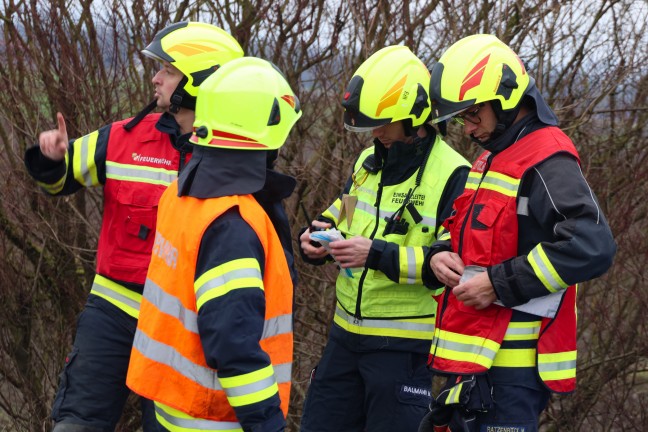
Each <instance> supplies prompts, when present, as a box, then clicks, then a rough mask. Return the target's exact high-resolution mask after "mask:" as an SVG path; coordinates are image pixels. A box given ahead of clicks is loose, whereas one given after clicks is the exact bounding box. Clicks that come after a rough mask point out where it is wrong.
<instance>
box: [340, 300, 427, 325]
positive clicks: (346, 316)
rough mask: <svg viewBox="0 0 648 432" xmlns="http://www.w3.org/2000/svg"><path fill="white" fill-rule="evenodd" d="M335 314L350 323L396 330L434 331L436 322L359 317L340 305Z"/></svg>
mask: <svg viewBox="0 0 648 432" xmlns="http://www.w3.org/2000/svg"><path fill="white" fill-rule="evenodd" d="M335 314H336V315H337V316H338V317H340V318H342V319H343V320H345V321H346V322H348V323H349V324H353V325H357V326H360V327H370V328H382V329H396V330H412V331H421V332H432V331H434V324H423V323H413V322H404V321H396V320H389V319H384V320H377V319H358V318H355V317H353V316H351V315H349V314H347V313H346V312H345V311H344V309H342V308H340V306H339V305H338V306H336V308H335Z"/></svg>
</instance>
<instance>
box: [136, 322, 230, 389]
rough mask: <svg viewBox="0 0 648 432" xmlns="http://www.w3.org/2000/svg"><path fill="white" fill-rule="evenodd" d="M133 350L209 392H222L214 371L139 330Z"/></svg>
mask: <svg viewBox="0 0 648 432" xmlns="http://www.w3.org/2000/svg"><path fill="white" fill-rule="evenodd" d="M133 348H136V349H137V350H139V351H140V352H141V353H142V355H143V356H144V357H147V358H148V359H150V360H152V361H154V362H157V363H160V364H163V365H166V366H169V367H170V368H171V369H173V370H175V371H176V372H178V373H179V374H181V375H183V376H185V377H186V378H188V379H190V380H191V381H194V382H195V383H197V384H199V385H201V386H203V387H206V388H208V389H210V390H223V388H222V387H221V385H220V382H219V381H218V374H217V373H216V371H215V370H214V369H211V368H207V367H204V366H200V365H197V364H196V363H194V362H192V361H191V360H189V359H188V358H186V357H184V356H183V355H182V354H180V353H179V352H178V351H176V349H175V348H173V347H171V346H169V345H166V344H163V343H161V342H158V341H156V340H154V339H151V338H150V337H148V336H147V335H146V333H144V332H142V331H141V330H139V329H138V330H137V332H135V338H134V340H133Z"/></svg>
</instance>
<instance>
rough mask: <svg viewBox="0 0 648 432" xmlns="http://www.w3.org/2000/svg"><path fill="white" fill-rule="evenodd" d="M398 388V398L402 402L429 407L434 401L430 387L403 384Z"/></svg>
mask: <svg viewBox="0 0 648 432" xmlns="http://www.w3.org/2000/svg"><path fill="white" fill-rule="evenodd" d="M397 389H398V400H399V401H400V402H401V403H405V404H410V405H419V406H422V407H427V406H429V405H430V402H431V401H432V392H431V391H430V389H429V388H426V387H419V386H413V385H408V384H401V385H400V386H398V387H397Z"/></svg>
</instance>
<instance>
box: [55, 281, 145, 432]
mask: <svg viewBox="0 0 648 432" xmlns="http://www.w3.org/2000/svg"><path fill="white" fill-rule="evenodd" d="M136 328H137V320H136V319H135V318H133V317H131V316H130V315H128V314H127V313H125V312H123V311H122V310H120V309H119V308H117V307H116V306H114V305H113V304H111V303H109V302H107V301H106V300H104V299H102V298H101V297H98V296H95V295H93V294H90V297H89V298H88V301H87V303H86V305H85V307H84V309H83V311H82V312H81V314H80V315H79V318H78V321H77V329H76V336H75V339H74V345H73V347H72V351H71V352H70V353H69V354H68V356H67V358H66V359H65V367H64V369H63V372H62V373H61V375H60V382H59V388H58V391H57V393H56V398H55V400H54V405H53V408H52V419H53V420H54V421H55V422H56V426H55V428H54V431H56V432H59V431H66V430H74V431H88V432H94V431H106V432H108V431H110V432H112V431H114V430H115V426H116V424H117V422H118V421H119V419H120V417H121V414H122V411H123V409H124V405H125V404H126V399H127V398H128V396H129V394H130V390H129V389H128V387H126V372H127V371H128V362H129V359H130V353H131V347H132V344H133V337H134V336H135V330H136ZM142 418H143V426H144V431H146V432H150V431H156V430H157V421H156V420H155V413H154V410H153V403H152V402H151V401H149V400H146V399H142Z"/></svg>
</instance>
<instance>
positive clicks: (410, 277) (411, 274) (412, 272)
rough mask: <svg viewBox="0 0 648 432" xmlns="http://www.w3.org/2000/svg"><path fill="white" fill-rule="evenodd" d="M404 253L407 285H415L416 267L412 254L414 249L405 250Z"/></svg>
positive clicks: (414, 255)
mask: <svg viewBox="0 0 648 432" xmlns="http://www.w3.org/2000/svg"><path fill="white" fill-rule="evenodd" d="M405 253H406V254H407V283H408V284H415V283H416V270H417V268H418V266H417V265H416V254H415V253H414V248H412V247H408V248H405Z"/></svg>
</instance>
